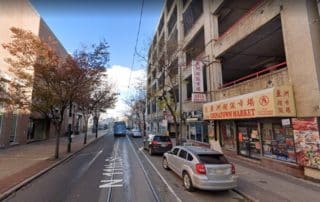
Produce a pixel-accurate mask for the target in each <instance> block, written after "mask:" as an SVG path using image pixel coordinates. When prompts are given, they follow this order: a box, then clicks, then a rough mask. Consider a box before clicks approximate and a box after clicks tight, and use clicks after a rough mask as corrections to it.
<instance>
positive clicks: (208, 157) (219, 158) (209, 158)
mask: <svg viewBox="0 0 320 202" xmlns="http://www.w3.org/2000/svg"><path fill="white" fill-rule="evenodd" d="M198 156H199V159H200V161H201V162H202V163H204V164H227V163H228V160H227V159H226V157H224V156H223V155H222V154H198Z"/></svg>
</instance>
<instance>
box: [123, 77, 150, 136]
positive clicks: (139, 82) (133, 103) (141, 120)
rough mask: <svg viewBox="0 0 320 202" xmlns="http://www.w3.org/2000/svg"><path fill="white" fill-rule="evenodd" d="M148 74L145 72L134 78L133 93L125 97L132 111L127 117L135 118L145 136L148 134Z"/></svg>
mask: <svg viewBox="0 0 320 202" xmlns="http://www.w3.org/2000/svg"><path fill="white" fill-rule="evenodd" d="M145 78H146V75H145V72H144V73H143V74H142V75H140V76H138V77H137V78H135V79H134V80H133V84H132V87H133V89H134V90H132V92H131V94H130V95H129V96H127V97H126V98H125V99H124V102H125V103H126V104H127V105H128V106H129V108H130V111H131V113H130V114H128V115H127V117H128V118H129V117H130V118H131V119H134V117H136V118H135V120H133V121H135V122H136V123H137V125H138V127H139V129H140V131H142V134H143V136H145V135H146V116H145V112H146V94H147V91H146V79H145Z"/></svg>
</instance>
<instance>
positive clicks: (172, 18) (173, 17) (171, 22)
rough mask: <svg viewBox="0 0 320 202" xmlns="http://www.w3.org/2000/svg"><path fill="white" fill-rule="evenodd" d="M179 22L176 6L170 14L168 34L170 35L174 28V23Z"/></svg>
mask: <svg viewBox="0 0 320 202" xmlns="http://www.w3.org/2000/svg"><path fill="white" fill-rule="evenodd" d="M176 22H177V7H174V10H173V12H172V14H171V16H170V19H169V22H168V25H167V26H168V34H169V35H170V33H171V31H172V30H173V27H174V25H175V24H176Z"/></svg>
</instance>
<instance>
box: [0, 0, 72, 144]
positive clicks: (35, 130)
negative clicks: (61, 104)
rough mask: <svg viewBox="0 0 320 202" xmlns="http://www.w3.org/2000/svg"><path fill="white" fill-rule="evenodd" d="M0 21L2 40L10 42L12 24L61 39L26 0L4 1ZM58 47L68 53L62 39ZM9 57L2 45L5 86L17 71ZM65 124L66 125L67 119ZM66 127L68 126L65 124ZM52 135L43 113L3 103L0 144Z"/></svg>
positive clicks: (1, 70) (0, 72) (0, 66)
mask: <svg viewBox="0 0 320 202" xmlns="http://www.w3.org/2000/svg"><path fill="white" fill-rule="evenodd" d="M0 25H1V26H0V44H3V43H8V42H10V40H11V31H10V28H11V27H18V28H22V29H24V30H29V31H31V32H32V33H34V34H35V35H37V36H39V37H40V38H41V39H42V40H48V39H49V37H51V38H53V39H55V40H56V41H57V42H59V41H58V40H57V38H56V37H55V35H54V34H53V32H52V31H51V30H50V28H49V27H48V26H47V25H46V23H45V22H44V21H43V19H42V18H41V16H40V15H39V14H38V13H37V12H36V10H35V9H34V8H33V7H32V5H31V4H30V2H29V1H27V0H12V1H1V3H0ZM56 49H57V50H56V51H57V52H58V53H59V54H60V55H62V56H66V55H67V52H66V50H65V49H64V47H63V46H62V45H61V44H60V43H58V45H57V47H56ZM8 57H10V54H9V53H8V52H7V51H6V50H5V49H3V47H2V46H0V80H1V85H2V86H3V87H4V89H6V90H8V88H9V82H10V81H12V79H13V78H14V75H12V73H11V72H10V71H9V65H8V64H7V63H6V62H5V58H8ZM30 99H31V98H30ZM64 125H65V126H66V125H67V120H66V122H65V124H64ZM64 128H65V129H66V127H64ZM50 136H55V131H54V128H53V127H52V125H51V124H50V122H48V121H46V120H45V119H43V117H42V116H39V115H37V114H36V113H34V115H32V116H31V114H30V112H29V111H23V110H19V109H15V108H14V107H13V106H8V105H5V104H3V103H0V148H2V147H8V146H11V145H15V144H25V143H27V142H30V141H35V140H42V139H47V138H49V137H50Z"/></svg>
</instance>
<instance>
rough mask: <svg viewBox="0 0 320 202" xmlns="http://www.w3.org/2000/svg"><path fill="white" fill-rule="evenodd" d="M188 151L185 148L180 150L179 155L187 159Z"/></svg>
mask: <svg viewBox="0 0 320 202" xmlns="http://www.w3.org/2000/svg"><path fill="white" fill-rule="evenodd" d="M187 154H188V153H187V152H186V151H185V150H183V149H181V150H180V153H179V157H180V158H182V159H187Z"/></svg>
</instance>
